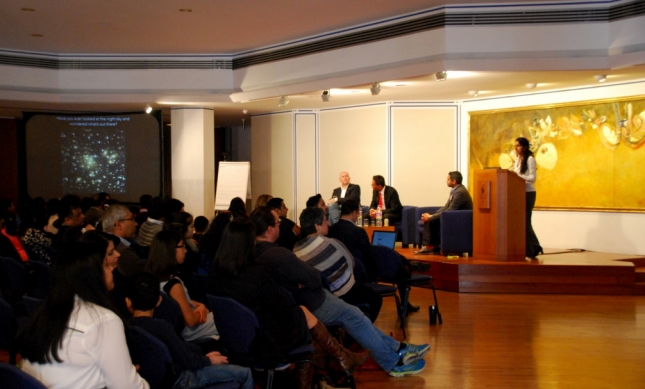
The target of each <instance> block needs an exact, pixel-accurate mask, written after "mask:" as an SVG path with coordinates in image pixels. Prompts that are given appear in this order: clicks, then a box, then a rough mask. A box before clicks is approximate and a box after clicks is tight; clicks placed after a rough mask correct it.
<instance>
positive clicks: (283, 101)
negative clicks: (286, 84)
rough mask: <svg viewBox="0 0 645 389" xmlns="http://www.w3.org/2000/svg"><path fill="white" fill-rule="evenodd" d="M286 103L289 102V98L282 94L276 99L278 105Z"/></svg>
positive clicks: (285, 104)
mask: <svg viewBox="0 0 645 389" xmlns="http://www.w3.org/2000/svg"><path fill="white" fill-rule="evenodd" d="M287 104H289V99H287V98H286V97H285V96H282V97H281V98H280V100H278V107H286V106H287Z"/></svg>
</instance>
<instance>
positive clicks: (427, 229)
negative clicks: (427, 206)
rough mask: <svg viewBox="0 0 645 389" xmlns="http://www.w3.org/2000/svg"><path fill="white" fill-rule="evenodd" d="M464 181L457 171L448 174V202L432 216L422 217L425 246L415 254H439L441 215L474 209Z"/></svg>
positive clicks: (422, 241) (426, 214)
mask: <svg viewBox="0 0 645 389" xmlns="http://www.w3.org/2000/svg"><path fill="white" fill-rule="evenodd" d="M462 180H463V177H462V175H461V173H459V172H457V171H454V172H450V173H448V178H446V185H448V187H449V188H451V189H450V196H448V201H447V202H446V204H445V205H444V206H443V207H441V208H439V209H438V210H437V212H435V213H433V214H432V215H431V214H429V213H424V214H423V215H421V221H422V222H423V237H422V240H421V244H422V245H423V248H422V249H421V250H419V251H415V252H414V253H415V254H432V253H439V252H440V251H441V248H440V244H441V233H440V227H441V213H442V212H443V211H451V210H459V209H473V199H472V198H471V197H470V193H468V189H466V187H465V186H463V185H462V184H461V181H462Z"/></svg>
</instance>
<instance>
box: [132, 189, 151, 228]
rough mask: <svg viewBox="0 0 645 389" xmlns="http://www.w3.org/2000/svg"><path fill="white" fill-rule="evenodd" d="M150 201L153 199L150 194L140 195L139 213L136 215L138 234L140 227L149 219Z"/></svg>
mask: <svg viewBox="0 0 645 389" xmlns="http://www.w3.org/2000/svg"><path fill="white" fill-rule="evenodd" d="M150 201H152V196H150V195H149V194H143V195H141V197H139V214H138V215H137V216H136V217H135V219H134V220H135V221H136V222H137V224H138V226H137V234H139V228H140V227H141V225H142V224H143V223H145V222H146V220H148V207H150Z"/></svg>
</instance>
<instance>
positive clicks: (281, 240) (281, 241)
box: [267, 197, 300, 251]
mask: <svg viewBox="0 0 645 389" xmlns="http://www.w3.org/2000/svg"><path fill="white" fill-rule="evenodd" d="M267 207H269V208H273V209H275V211H276V212H277V213H278V216H280V236H279V237H278V240H276V241H275V243H276V244H277V245H278V246H280V247H284V248H285V249H287V250H289V251H291V250H293V246H295V244H296V242H297V241H299V240H300V226H298V225H297V224H296V223H295V222H294V221H293V220H291V219H287V212H289V208H287V206H286V205H285V204H284V200H282V199H281V198H280V197H274V198H272V199H271V200H269V201H267Z"/></svg>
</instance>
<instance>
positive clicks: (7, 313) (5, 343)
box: [0, 298, 18, 350]
mask: <svg viewBox="0 0 645 389" xmlns="http://www.w3.org/2000/svg"><path fill="white" fill-rule="evenodd" d="M17 331H18V325H17V324H16V318H15V316H14V315H13V311H12V310H11V305H9V303H8V302H6V301H5V300H4V298H0V348H2V349H5V350H8V349H10V348H12V347H13V346H15V336H16V332H17Z"/></svg>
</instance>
